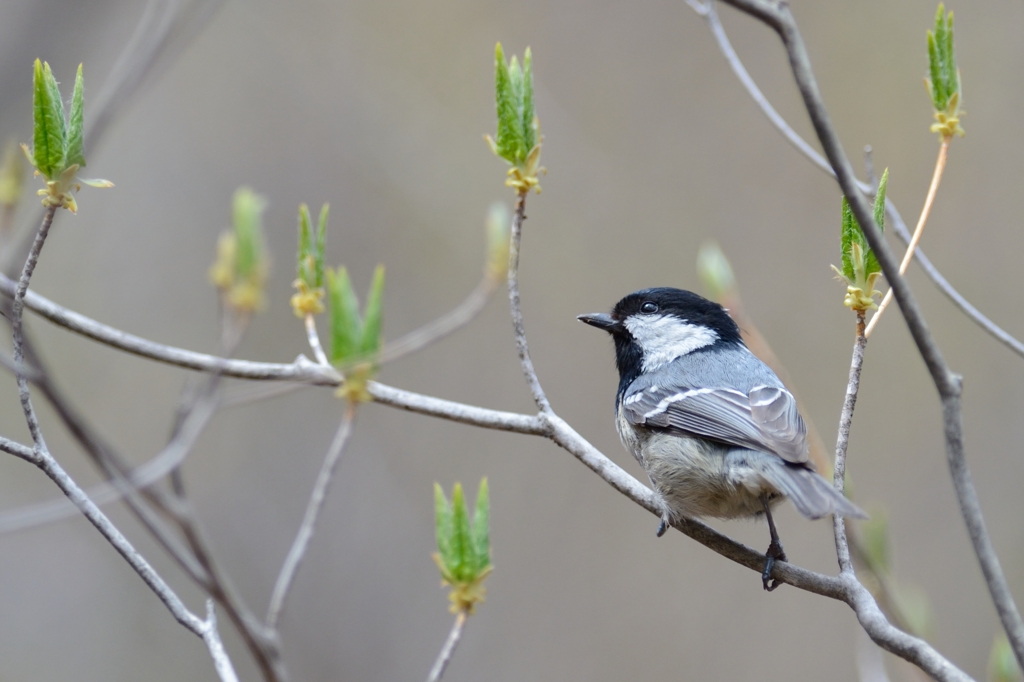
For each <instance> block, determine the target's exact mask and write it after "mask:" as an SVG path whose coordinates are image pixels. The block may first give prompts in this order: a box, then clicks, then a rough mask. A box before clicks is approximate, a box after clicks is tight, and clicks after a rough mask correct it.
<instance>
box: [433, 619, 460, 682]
mask: <svg viewBox="0 0 1024 682" xmlns="http://www.w3.org/2000/svg"><path fill="white" fill-rule="evenodd" d="M465 626H466V612H465V610H461V611H459V612H458V613H457V614H456V615H455V622H454V623H452V629H451V632H449V633H448V639H446V640H445V641H444V645H443V646H442V647H441V651H440V652H439V653H438V654H437V660H436V661H434V666H433V667H432V668H431V669H430V674H429V675H427V682H438V680H440V679H441V678H442V677H444V670H445V668H447V667H448V662H449V661H451V660H452V655H453V654H454V653H455V647H457V646H458V645H459V640H460V639H461V638H462V630H463V628H464V627H465Z"/></svg>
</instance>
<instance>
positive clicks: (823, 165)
mask: <svg viewBox="0 0 1024 682" xmlns="http://www.w3.org/2000/svg"><path fill="white" fill-rule="evenodd" d="M686 1H687V4H688V5H690V7H692V8H693V9H694V11H696V12H697V14H699V15H700V16H701V17H702V18H703V19H704V20H705V21H706V22H707V24H708V28H709V29H710V30H711V33H712V35H713V36H714V37H715V40H716V41H717V42H718V47H719V49H720V50H721V52H722V54H723V56H724V57H725V59H726V61H727V62H728V63H729V66H730V67H731V68H732V70H733V72H734V73H735V74H736V77H737V78H738V79H739V81H740V83H742V84H743V86H744V87H745V88H746V90H747V92H748V94H749V95H750V96H751V98H752V99H753V100H754V102H755V103H756V104H757V105H758V107H760V109H761V112H762V113H763V114H764V115H765V116H766V117H767V118H768V120H769V121H770V122H771V124H772V125H774V126H775V128H776V129H777V130H778V131H779V132H780V133H781V134H782V136H783V137H784V138H786V140H787V141H788V142H789V143H790V144H792V145H793V146H794V147H795V148H796V149H797V151H799V152H800V153H801V154H803V155H804V156H806V157H807V159H808V160H809V161H810V162H811V163H812V164H814V165H815V167H817V168H818V169H819V170H821V171H823V172H824V173H826V174H828V175H830V176H832V177H833V178H834V177H836V174H835V171H833V170H832V166H831V165H829V163H828V161H827V160H826V159H825V157H823V156H822V155H821V154H819V153H818V152H817V151H816V150H815V149H814V148H813V147H811V146H810V145H809V144H807V142H806V141H805V140H804V139H803V138H802V137H800V136H799V135H798V134H797V133H796V131H795V130H793V128H792V127H790V125H789V124H788V123H786V120H785V119H784V118H782V116H781V115H779V113H778V112H777V111H776V110H775V108H774V107H773V106H772V105H771V103H770V102H769V101H768V99H767V98H766V97H765V96H764V94H763V93H762V92H761V90H760V89H759V88H758V87H757V84H756V83H754V80H753V78H751V77H750V74H749V73H748V72H747V69H746V67H745V66H743V62H741V61H740V59H739V57H738V56H737V54H736V51H735V50H734V49H733V47H732V44H731V43H730V42H729V37H728V36H727V35H726V33H725V28H724V27H723V26H722V23H721V21H720V20H719V18H718V14H717V13H716V11H715V0H705V1H704V2H699V0H686ZM857 185H858V187H859V188H860V190H861V191H862V192H865V193H868V194H871V195H873V194H874V191H875V190H874V186H873V184H869V183H864V182H860V181H857ZM885 211H886V216H887V219H888V221H889V222H890V223H891V224H892V229H893V231H894V232H895V233H896V234H897V236H899V238H900V239H902V240H903V241H904V242H906V243H907V244H909V243H910V242H911V239H912V237H911V234H910V230H908V229H907V224H906V223H905V222H904V220H903V216H901V215H900V212H899V210H897V208H896V204H895V203H893V201H892V200H891V199H889V198H888V197H886V200H885ZM914 257H915V258H916V259H917V263H918V265H920V266H921V269H922V270H924V272H925V274H926V275H927V276H928V278H929V279H931V280H932V283H934V284H935V286H936V287H938V289H939V291H941V292H942V293H944V294H945V295H946V296H947V297H948V298H949V300H951V301H952V302H953V304H954V305H955V306H956V307H958V308H959V309H960V310H961V312H963V313H964V314H965V315H967V317H969V318H971V320H972V321H974V323H975V324H977V325H978V326H979V327H981V328H982V329H984V330H985V331H986V332H988V333H989V335H991V336H992V337H994V338H995V339H996V340H997V341H999V342H1000V343H1002V344H1003V345H1005V346H1006V347H1007V348H1009V349H1010V350H1012V351H1013V352H1015V353H1017V354H1018V355H1020V356H1022V357H1024V342H1021V341H1019V340H1018V339H1016V338H1014V337H1013V336H1012V335H1011V334H1009V333H1008V332H1006V330H1004V329H1003V328H1002V327H1000V326H999V325H997V324H996V323H994V322H993V321H992V320H990V319H989V318H988V317H986V316H985V315H984V314H983V313H982V312H981V311H979V310H978V309H977V308H975V307H974V305H972V304H971V302H970V301H968V300H967V299H966V298H964V297H963V296H962V295H961V294H960V292H959V291H957V290H956V289H955V288H954V287H953V285H952V284H950V283H949V281H948V280H947V279H946V278H945V277H944V276H943V275H942V273H941V272H939V270H938V268H936V267H935V265H934V264H933V263H932V262H931V260H929V259H928V257H927V256H925V254H924V252H923V251H921V249H916V250H915V251H914Z"/></svg>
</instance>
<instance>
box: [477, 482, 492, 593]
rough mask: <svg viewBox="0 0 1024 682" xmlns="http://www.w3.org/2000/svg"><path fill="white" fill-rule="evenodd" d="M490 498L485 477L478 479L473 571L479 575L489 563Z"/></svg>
mask: <svg viewBox="0 0 1024 682" xmlns="http://www.w3.org/2000/svg"><path fill="white" fill-rule="evenodd" d="M490 524H491V500H490V495H489V493H488V488H487V477H486V476H485V477H484V478H483V479H481V481H480V488H479V489H478V490H477V493H476V510H475V511H474V512H473V559H474V563H473V573H474V575H479V574H480V573H482V572H483V571H485V570H486V569H487V568H488V567H489V566H490V565H491V525H490Z"/></svg>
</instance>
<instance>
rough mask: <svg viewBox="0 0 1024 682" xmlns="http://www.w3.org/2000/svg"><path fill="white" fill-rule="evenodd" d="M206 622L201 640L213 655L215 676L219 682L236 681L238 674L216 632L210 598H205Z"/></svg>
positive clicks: (215, 622) (214, 614) (215, 620)
mask: <svg viewBox="0 0 1024 682" xmlns="http://www.w3.org/2000/svg"><path fill="white" fill-rule="evenodd" d="M206 622H207V623H209V625H210V627H209V628H207V631H206V634H205V635H204V636H203V641H204V642H206V648H207V649H209V650H210V656H212V657H213V667H214V669H215V670H216V671H217V676H218V677H219V678H220V679H221V682H238V675H236V674H235V669H234V668H233V667H232V666H231V659H230V658H228V653H227V652H226V651H225V650H224V645H223V644H222V643H221V641H220V634H219V633H218V632H217V612H216V611H215V610H214V608H213V600H212V599H207V600H206Z"/></svg>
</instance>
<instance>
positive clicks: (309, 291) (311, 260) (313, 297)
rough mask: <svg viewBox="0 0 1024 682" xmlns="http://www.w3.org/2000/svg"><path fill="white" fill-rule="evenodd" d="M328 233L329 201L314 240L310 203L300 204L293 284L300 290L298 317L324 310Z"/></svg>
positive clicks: (295, 298) (294, 302)
mask: <svg viewBox="0 0 1024 682" xmlns="http://www.w3.org/2000/svg"><path fill="white" fill-rule="evenodd" d="M326 235H327V204H324V206H323V208H322V209H321V210H320V227H319V229H318V231H317V235H316V242H315V243H314V242H313V234H312V227H311V225H310V219H309V207H308V206H306V205H305V204H301V205H300V206H299V251H298V262H297V265H296V279H295V282H293V286H294V287H295V288H296V289H298V292H296V293H295V295H293V296H292V298H291V304H292V311H293V312H294V313H295V315H296V317H299V318H304V317H306V316H307V315H319V314H320V313H322V312H323V311H324V304H323V297H324V288H323V282H324V247H325V242H326Z"/></svg>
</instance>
